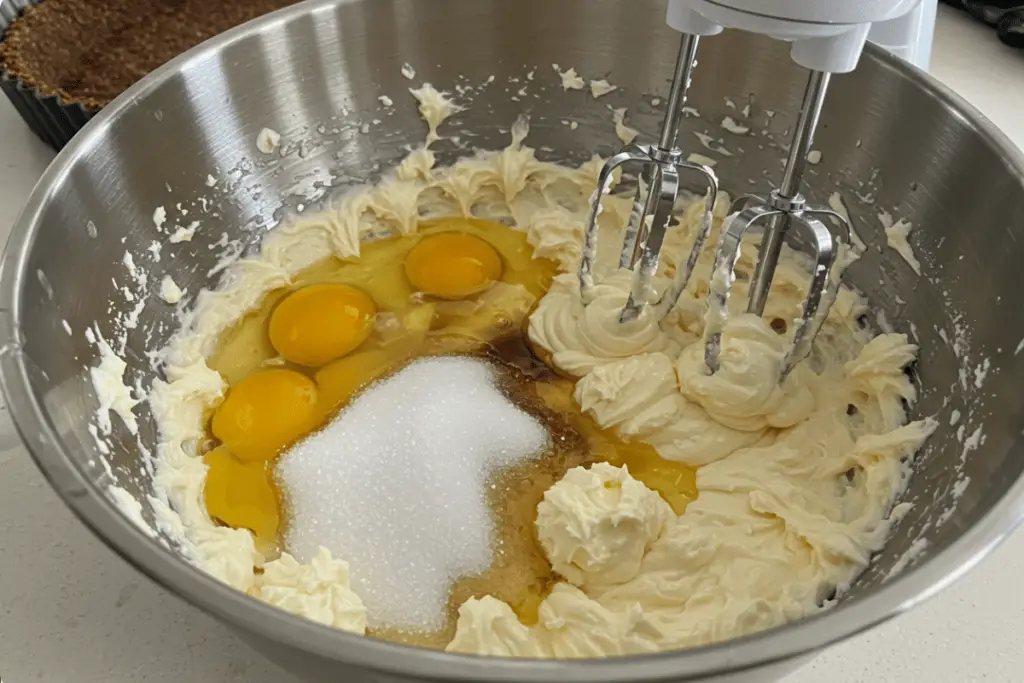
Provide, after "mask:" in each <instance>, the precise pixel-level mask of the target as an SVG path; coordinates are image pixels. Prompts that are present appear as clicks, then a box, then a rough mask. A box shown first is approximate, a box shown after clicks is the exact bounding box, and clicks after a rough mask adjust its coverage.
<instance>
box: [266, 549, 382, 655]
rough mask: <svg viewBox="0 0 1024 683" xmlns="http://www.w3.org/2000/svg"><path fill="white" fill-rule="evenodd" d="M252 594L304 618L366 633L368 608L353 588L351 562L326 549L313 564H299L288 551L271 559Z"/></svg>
mask: <svg viewBox="0 0 1024 683" xmlns="http://www.w3.org/2000/svg"><path fill="white" fill-rule="evenodd" d="M251 573H252V571H251V568H250V574H251ZM252 594H253V595H254V596H255V597H257V598H260V599H261V600H263V601H265V602H268V603H270V604H271V605H276V606H277V607H280V608H281V609H284V610H287V611H288V612H291V613H292V614H296V615H298V616H300V617H306V618H307V619H310V620H312V621H316V622H319V623H321V624H325V625H327V626H333V627H334V628H337V629H341V630H343V631H351V632H353V633H358V634H360V635H362V634H363V633H366V607H365V606H363V601H362V600H360V599H359V596H358V595H356V594H355V592H354V591H353V590H352V586H351V582H350V580H349V570H348V563H346V562H344V561H342V560H338V559H335V558H333V557H331V553H330V551H329V550H327V549H326V548H320V549H319V550H318V551H317V553H316V555H314V557H313V559H312V560H311V561H310V563H309V564H299V562H298V561H297V560H296V559H295V558H294V557H292V556H291V555H289V554H288V553H283V554H282V555H281V557H280V558H279V559H277V560H274V561H273V562H267V563H266V564H264V565H263V574H262V575H260V576H259V577H258V579H257V581H256V583H255V585H254V587H253V589H252Z"/></svg>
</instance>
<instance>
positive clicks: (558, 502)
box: [537, 463, 672, 586]
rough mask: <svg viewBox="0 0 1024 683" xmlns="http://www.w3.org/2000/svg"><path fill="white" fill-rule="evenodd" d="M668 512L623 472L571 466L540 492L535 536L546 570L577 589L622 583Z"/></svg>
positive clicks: (656, 497) (637, 566) (669, 515)
mask: <svg viewBox="0 0 1024 683" xmlns="http://www.w3.org/2000/svg"><path fill="white" fill-rule="evenodd" d="M671 518H672V509H671V508H670V507H669V506H668V503H666V502H665V501H664V500H662V499H661V497H660V496H659V495H658V494H657V493H654V492H653V491H651V490H650V489H648V488H647V487H646V486H644V485H643V484H641V483H640V482H638V481H637V480H636V479H634V478H633V477H631V476H629V471H628V470H627V469H626V468H625V467H613V466H611V465H608V464H606V463H598V464H596V465H594V466H593V467H591V468H590V469H583V468H582V467H577V468H575V469H572V470H570V471H569V472H568V473H567V474H566V475H565V477H563V478H562V480H561V481H559V482H558V483H557V484H555V485H554V486H552V487H551V488H550V489H548V490H547V491H546V492H545V493H544V499H543V500H542V501H541V502H540V504H539V505H538V506H537V535H538V538H539V539H540V544H541V546H543V548H544V551H545V552H546V553H547V556H548V559H549V560H550V561H551V566H552V568H554V570H555V571H557V572H558V573H559V574H561V575H562V576H564V577H565V578H566V579H567V580H568V581H569V582H570V583H573V584H575V585H577V586H582V585H588V584H590V585H594V584H616V583H624V582H626V581H629V580H630V579H632V578H634V577H635V576H636V575H637V572H639V570H640V562H641V561H642V560H643V558H644V555H645V554H646V553H647V551H648V550H649V549H650V547H651V545H652V544H653V543H654V541H656V540H657V539H658V537H659V536H661V534H662V532H663V531H664V529H665V527H666V525H667V524H668V522H669V520H670V519H671Z"/></svg>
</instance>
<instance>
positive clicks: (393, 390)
mask: <svg viewBox="0 0 1024 683" xmlns="http://www.w3.org/2000/svg"><path fill="white" fill-rule="evenodd" d="M547 443H548V436H547V432H546V431H545V429H544V427H543V426H542V425H541V424H540V423H539V422H538V421H537V420H535V419H534V418H532V417H531V416H529V415H527V414H526V413H524V412H523V411H521V410H520V409H518V408H517V407H516V406H515V405H513V404H512V403H511V402H510V401H509V400H508V398H506V397H505V396H504V395H503V394H502V393H501V391H500V390H499V389H498V388H497V386H496V384H495V367H494V366H492V365H491V364H490V363H488V362H486V361H483V360H477V359H471V358H432V359H424V360H420V361H417V362H415V363H413V364H412V365H410V366H408V367H407V368H405V369H404V370H402V371H401V372H399V373H398V374H397V375H395V376H394V377H391V378H389V379H387V380H385V381H383V382H381V383H380V384H378V385H376V386H374V387H371V388H370V389H369V390H368V391H366V392H365V393H364V394H363V395H361V396H360V397H359V398H357V399H356V400H355V401H354V402H353V403H352V404H351V405H350V406H349V407H348V408H347V409H345V410H344V411H342V413H341V414H340V415H339V416H338V417H337V418H335V420H334V421H333V422H332V423H331V424H330V425H328V426H327V427H326V428H325V429H324V430H323V431H321V432H320V433H318V434H315V435H314V436H312V437H310V438H308V439H307V440H305V441H304V442H302V443H300V444H298V445H296V446H295V447H294V448H293V449H292V450H291V451H289V452H288V453H286V454H285V455H284V456H283V457H282V458H281V460H280V461H279V464H278V466H277V474H278V478H279V480H280V482H281V485H282V487H283V489H284V491H285V495H286V499H287V501H288V509H289V513H290V520H289V525H288V531H287V534H286V538H285V542H286V546H287V549H288V550H289V552H291V553H293V554H294V555H295V556H296V557H297V558H298V559H299V560H300V561H302V562H308V561H309V560H310V559H312V557H313V555H314V554H315V553H316V551H317V549H318V547H319V546H321V545H322V546H325V547H326V548H328V549H329V550H330V551H331V552H332V553H333V554H334V555H335V557H340V558H343V559H345V560H346V561H348V562H349V564H350V566H351V570H352V587H353V588H354V589H355V591H356V593H358V594H359V596H360V597H361V598H362V599H363V602H364V603H365V604H366V607H367V611H368V618H369V624H370V626H371V627H389V628H396V629H402V630H408V631H435V630H438V629H441V628H443V627H444V621H445V606H446V602H447V597H448V591H449V589H450V587H451V584H452V583H453V582H454V581H455V580H456V579H457V578H459V577H460V576H465V575H467V574H474V573H478V572H481V571H483V570H484V569H486V568H487V567H488V566H489V565H490V563H491V559H492V547H491V546H492V535H493V529H492V519H491V514H490V509H489V508H488V505H487V497H486V487H487V486H488V483H489V482H488V480H489V478H490V475H491V474H492V473H493V472H494V471H495V470H496V469H498V468H501V467H504V466H508V465H512V464H515V463H517V462H521V461H523V460H525V459H528V458H531V457H535V456H537V455H540V454H541V452H542V451H543V450H544V449H545V448H546V446H547Z"/></svg>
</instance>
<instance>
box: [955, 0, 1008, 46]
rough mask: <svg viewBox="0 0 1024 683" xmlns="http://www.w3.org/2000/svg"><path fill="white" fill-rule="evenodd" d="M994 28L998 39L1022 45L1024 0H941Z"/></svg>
mask: <svg viewBox="0 0 1024 683" xmlns="http://www.w3.org/2000/svg"><path fill="white" fill-rule="evenodd" d="M942 2H944V3H946V4H947V5H952V6H953V7H956V8H958V9H962V10H964V11H965V12H967V13H969V14H970V15H971V16H973V17H974V18H975V19H977V20H978V21H983V22H985V23H986V24H988V25H989V26H992V27H993V28H995V29H996V35H997V36H999V40H1001V41H1003V42H1004V43H1006V44H1007V45H1009V46H1011V47H1024V0H942Z"/></svg>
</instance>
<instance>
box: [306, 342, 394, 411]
mask: <svg viewBox="0 0 1024 683" xmlns="http://www.w3.org/2000/svg"><path fill="white" fill-rule="evenodd" d="M402 360H404V356H401V355H398V354H396V353H393V352H391V351H390V350H384V349H371V350H369V351H360V352H359V353H353V354H352V355H351V356H346V357H345V358H340V359H338V360H336V361H334V362H333V363H331V364H330V365H325V366H324V367H322V368H320V369H319V370H318V371H317V373H316V384H317V387H319V391H320V405H321V406H322V407H323V409H324V410H326V411H328V412H331V411H333V410H334V409H336V408H340V407H341V406H342V405H344V404H346V403H348V401H349V399H351V398H352V397H353V396H354V395H356V394H357V393H358V392H359V391H361V390H362V389H364V388H365V387H366V386H368V385H369V384H370V383H371V382H373V381H374V380H376V379H379V378H380V377H383V376H384V375H386V374H387V373H388V371H390V370H391V369H392V368H394V367H395V366H396V365H398V364H399V363H400V362H402Z"/></svg>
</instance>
